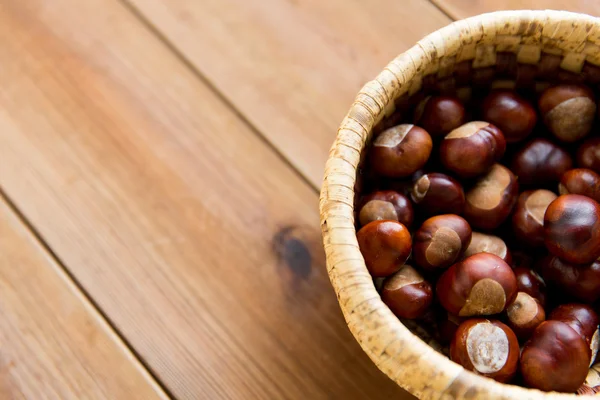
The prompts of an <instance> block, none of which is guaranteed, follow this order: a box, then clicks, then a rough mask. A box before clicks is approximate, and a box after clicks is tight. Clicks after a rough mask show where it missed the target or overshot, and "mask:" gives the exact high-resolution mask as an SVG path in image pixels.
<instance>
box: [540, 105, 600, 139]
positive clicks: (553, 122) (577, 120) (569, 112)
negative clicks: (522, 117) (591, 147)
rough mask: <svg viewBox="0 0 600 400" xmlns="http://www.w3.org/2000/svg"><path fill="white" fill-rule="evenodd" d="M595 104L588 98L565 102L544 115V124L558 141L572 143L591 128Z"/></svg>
mask: <svg viewBox="0 0 600 400" xmlns="http://www.w3.org/2000/svg"><path fill="white" fill-rule="evenodd" d="M595 115H596V104H595V103H594V102H593V101H592V100H591V99H590V98H588V97H575V98H572V99H569V100H565V101H563V102H562V103H560V104H559V105H557V106H556V107H554V108H553V109H552V110H551V111H550V112H549V113H548V114H547V115H546V123H547V124H548V126H549V127H550V130H551V131H552V132H554V133H555V134H556V136H557V137H558V138H559V139H562V140H565V141H569V142H574V141H576V140H578V139H581V138H582V137H584V136H585V135H586V134H587V133H588V132H589V131H590V129H591V128H592V123H593V122H594V117H595Z"/></svg>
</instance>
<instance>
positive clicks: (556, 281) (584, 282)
mask: <svg viewBox="0 0 600 400" xmlns="http://www.w3.org/2000/svg"><path fill="white" fill-rule="evenodd" d="M537 268H538V270H539V271H540V274H541V275H542V277H543V278H544V281H545V282H546V283H547V284H549V285H550V284H552V285H554V286H555V287H557V288H558V289H560V290H562V291H563V292H564V293H566V294H569V295H571V296H573V297H575V298H576V299H578V300H580V301H583V302H585V303H593V302H595V301H596V300H598V299H600V261H597V260H596V261H594V262H592V263H590V264H584V265H576V264H571V263H568V262H566V261H563V260H561V259H560V258H558V257H556V256H552V255H549V256H547V257H544V258H542V259H541V260H540V261H539V262H538V264H537Z"/></svg>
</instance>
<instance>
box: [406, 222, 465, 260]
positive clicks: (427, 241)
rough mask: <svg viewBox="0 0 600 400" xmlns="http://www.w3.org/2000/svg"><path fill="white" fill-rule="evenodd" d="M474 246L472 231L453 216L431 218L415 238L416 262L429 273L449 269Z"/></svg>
mask: <svg viewBox="0 0 600 400" xmlns="http://www.w3.org/2000/svg"><path fill="white" fill-rule="evenodd" d="M469 243H471V227H470V226H469V224H468V222H467V221H465V219H464V218H462V217H459V216H458V215H454V214H444V215H437V216H435V217H431V218H429V219H428V220H426V221H425V222H423V225H421V227H420V228H419V229H418V230H417V232H416V233H415V235H414V238H413V259H414V260H415V263H416V264H417V265H418V266H420V267H422V268H425V269H427V270H433V269H437V268H447V267H449V266H451V265H452V264H454V262H455V261H456V260H458V259H459V257H460V256H462V253H463V252H464V251H465V250H466V249H467V247H468V246H469Z"/></svg>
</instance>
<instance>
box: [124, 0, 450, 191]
mask: <svg viewBox="0 0 600 400" xmlns="http://www.w3.org/2000/svg"><path fill="white" fill-rule="evenodd" d="M127 1H130V2H131V4H133V5H134V7H135V8H136V9H137V10H139V12H140V13H141V14H142V15H143V16H144V18H146V19H147V20H148V21H150V23H151V24H152V25H153V26H154V27H156V29H158V30H159V31H160V32H161V34H162V35H164V36H165V37H166V38H167V39H168V40H169V41H170V42H171V43H173V46H174V47H176V48H177V49H178V51H180V52H181V53H182V54H183V55H184V56H185V57H186V58H187V59H188V60H190V62H191V63H192V64H193V65H194V67H195V68H196V69H197V70H198V71H199V72H200V73H201V74H202V75H203V76H204V77H206V79H208V80H209V81H210V82H211V84H212V85H214V86H215V87H216V88H217V89H218V90H219V91H220V92H221V93H222V94H223V95H224V96H225V97H226V98H227V99H228V100H229V101H230V102H231V104H232V105H233V106H234V107H236V109H237V110H239V111H240V112H241V113H242V114H243V115H244V118H246V119H247V120H248V121H250V122H251V123H252V125H253V126H255V127H256V128H257V129H258V130H259V131H260V133H261V134H262V135H264V136H265V137H266V138H267V139H268V140H269V141H270V142H272V143H273V145H274V146H275V147H276V148H277V149H278V150H279V151H280V152H281V153H282V154H284V156H285V157H287V158H288V159H289V160H290V162H291V163H292V164H293V165H294V166H295V167H296V168H298V169H299V170H300V172H301V173H302V174H303V175H304V176H306V177H307V178H308V179H309V180H310V182H311V183H312V184H313V185H314V186H315V187H316V188H318V187H320V185H321V180H322V178H323V168H324V165H325V160H326V158H327V153H328V151H329V148H330V147H331V144H332V143H333V139H334V137H335V132H336V130H337V127H338V125H339V123H340V121H341V120H342V118H343V117H344V115H345V113H346V112H347V111H348V105H349V104H351V103H352V100H353V99H354V96H355V95H356V93H357V92H358V90H359V89H360V88H361V87H362V86H363V85H364V84H365V83H367V81H369V80H370V79H372V78H373V77H374V76H375V75H377V74H378V73H379V71H380V70H381V69H382V68H383V67H384V66H385V65H386V64H387V63H388V62H389V61H390V60H391V59H392V58H393V57H395V56H396V55H398V54H399V53H400V52H402V51H404V50H406V49H407V48H409V47H410V46H412V45H414V44H415V42H416V41H417V40H419V39H420V38H422V37H423V36H425V35H426V34H427V33H429V32H431V31H433V30H435V29H438V28H441V27H442V26H444V25H446V24H447V23H449V22H450V20H449V19H448V17H446V16H445V15H443V14H442V13H441V12H440V11H439V10H438V9H437V8H436V7H435V6H433V5H432V4H431V3H429V2H428V1H425V0H401V1H397V0H371V1H361V0H327V1H322V0H294V1H284V0H261V1H257V0H254V1H248V0H203V1H188V0H127ZM415 18H416V19H417V20H418V22H417V20H414V22H413V21H411V20H413V19H415Z"/></svg>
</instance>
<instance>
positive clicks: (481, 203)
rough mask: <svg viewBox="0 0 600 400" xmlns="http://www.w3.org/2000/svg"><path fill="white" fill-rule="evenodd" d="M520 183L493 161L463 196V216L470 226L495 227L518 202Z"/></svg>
mask: <svg viewBox="0 0 600 400" xmlns="http://www.w3.org/2000/svg"><path fill="white" fill-rule="evenodd" d="M518 195H519V185H518V184H517V179H516V178H515V176H514V175H513V173H512V172H511V171H510V170H509V169H508V168H506V167H505V166H503V165H500V164H494V165H493V166H492V168H491V169H490V170H489V172H488V173H487V174H485V175H484V176H482V177H481V178H479V180H478V181H477V182H476V183H475V185H474V186H473V187H472V188H471V189H470V190H469V191H467V193H466V195H465V210H464V212H463V215H464V217H465V219H466V220H467V221H469V223H470V224H471V226H472V227H475V228H479V229H484V230H491V229H495V228H497V227H498V226H500V224H502V222H504V220H505V219H506V218H507V217H508V216H509V214H510V213H511V211H512V209H513V206H514V205H515V203H516V202H517V196H518Z"/></svg>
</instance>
